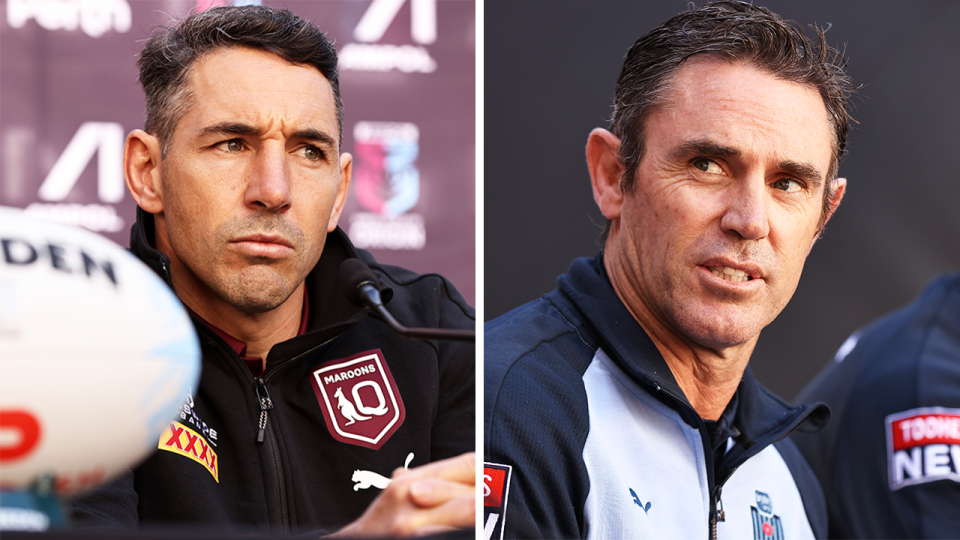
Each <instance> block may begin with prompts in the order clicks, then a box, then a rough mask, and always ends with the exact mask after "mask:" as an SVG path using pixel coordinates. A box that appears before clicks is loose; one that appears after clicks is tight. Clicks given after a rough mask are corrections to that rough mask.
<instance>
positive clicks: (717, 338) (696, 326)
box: [677, 314, 764, 349]
mask: <svg viewBox="0 0 960 540" xmlns="http://www.w3.org/2000/svg"><path fill="white" fill-rule="evenodd" d="M677 326H678V327H679V328H680V331H681V332H682V333H683V334H684V335H686V336H687V337H688V338H690V339H691V340H693V341H694V342H696V343H697V344H699V345H701V346H703V347H706V348H709V349H726V348H728V347H736V346H738V345H743V344H744V343H747V342H748V341H750V340H752V339H754V338H756V337H757V335H758V334H760V330H762V329H763V326H764V325H761V324H759V323H756V322H753V321H749V320H748V318H747V317H744V316H743V315H742V314H735V315H729V314H719V315H713V316H711V317H705V316H704V317H692V318H691V317H681V318H679V319H678V321H677Z"/></svg>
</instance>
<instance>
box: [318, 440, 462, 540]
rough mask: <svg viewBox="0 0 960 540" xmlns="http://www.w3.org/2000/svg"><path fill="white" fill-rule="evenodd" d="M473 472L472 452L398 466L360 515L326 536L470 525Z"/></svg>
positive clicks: (404, 533) (402, 533)
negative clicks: (412, 465) (400, 467)
mask: <svg viewBox="0 0 960 540" xmlns="http://www.w3.org/2000/svg"><path fill="white" fill-rule="evenodd" d="M476 474H477V457H476V454H474V453H473V452H470V453H467V454H462V455H459V456H457V457H453V458H449V459H444V460H441V461H435V462H433V463H429V464H427V465H423V466H421V467H415V468H413V469H397V470H395V471H393V476H392V477H391V480H390V485H389V486H387V487H386V489H384V490H383V493H381V494H380V496H378V497H377V498H376V499H374V501H373V503H372V504H370V506H369V507H368V508H367V510H366V511H365V512H364V513H363V515H362V516H360V518H359V519H357V520H356V521H354V522H353V523H351V524H350V525H347V526H346V527H344V528H343V529H341V530H340V531H338V532H336V533H334V534H332V535H330V537H333V538H340V537H344V538H345V537H351V536H363V537H383V536H413V535H422V534H433V533H437V532H441V531H447V530H451V529H459V528H466V527H473V526H474V523H475V521H474V520H475V519H476V508H475V503H476V497H477V491H476Z"/></svg>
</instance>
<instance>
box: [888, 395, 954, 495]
mask: <svg viewBox="0 0 960 540" xmlns="http://www.w3.org/2000/svg"><path fill="white" fill-rule="evenodd" d="M886 428H887V465H888V471H889V472H888V474H889V483H890V490H891V491H892V490H897V489H900V488H902V487H904V486H909V485H913V484H922V483H925V482H933V481H935V480H953V481H954V482H960V409H944V408H942V407H924V408H919V409H911V410H909V411H904V412H901V413H897V414H891V415H890V416H888V417H887V418H886Z"/></svg>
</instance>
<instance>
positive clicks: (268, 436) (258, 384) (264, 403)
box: [243, 321, 359, 534]
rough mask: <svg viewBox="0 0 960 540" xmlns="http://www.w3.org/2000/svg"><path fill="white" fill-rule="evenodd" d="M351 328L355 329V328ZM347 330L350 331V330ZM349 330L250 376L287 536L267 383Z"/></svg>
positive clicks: (283, 490) (260, 434)
mask: <svg viewBox="0 0 960 540" xmlns="http://www.w3.org/2000/svg"><path fill="white" fill-rule="evenodd" d="M358 322H359V321H358ZM350 328H353V326H351V327H350ZM347 330H349V328H348V329H347ZM347 330H344V331H343V332H340V333H339V334H337V335H335V336H333V337H332V338H330V339H328V340H326V341H324V342H323V343H321V344H319V345H316V346H314V347H311V348H309V349H307V350H306V351H304V352H302V353H300V354H298V355H296V356H294V357H293V358H290V359H289V360H284V361H283V362H281V363H280V364H278V365H277V366H276V367H274V368H273V369H272V370H270V371H269V372H267V373H264V374H263V376H262V377H253V375H252V374H251V375H250V377H251V379H253V388H254V391H255V392H256V394H257V405H259V407H260V420H259V422H258V425H257V426H258V428H259V429H258V431H257V443H258V444H263V442H264V441H266V443H267V445H266V453H267V459H268V465H269V467H270V469H271V470H270V471H269V476H270V477H272V478H273V479H274V489H275V490H276V494H277V495H276V497H277V498H276V499H275V500H274V504H275V505H276V508H277V512H278V514H279V515H278V516H277V517H278V519H279V522H280V527H281V530H282V531H283V532H284V533H287V534H289V533H290V516H289V512H288V511H287V487H286V483H285V482H284V480H283V464H282V463H281V462H280V447H279V445H277V439H276V434H275V433H274V430H273V429H270V430H269V431H267V424H268V423H269V421H270V416H269V414H268V413H269V412H270V411H271V410H273V399H272V398H271V397H270V391H269V390H267V381H268V380H269V379H270V378H271V376H272V375H274V374H275V373H277V372H279V371H281V370H282V369H283V367H284V366H287V365H289V364H291V363H293V362H296V361H298V360H300V359H301V358H303V357H305V356H307V355H308V354H311V353H313V352H314V351H316V350H317V349H319V348H321V347H323V346H325V345H327V344H329V343H330V342H332V341H333V340H335V339H337V338H339V337H340V336H342V335H343V334H345V333H347ZM243 368H244V371H245V372H246V373H248V374H249V373H250V370H249V369H247V367H246V365H244V366H243Z"/></svg>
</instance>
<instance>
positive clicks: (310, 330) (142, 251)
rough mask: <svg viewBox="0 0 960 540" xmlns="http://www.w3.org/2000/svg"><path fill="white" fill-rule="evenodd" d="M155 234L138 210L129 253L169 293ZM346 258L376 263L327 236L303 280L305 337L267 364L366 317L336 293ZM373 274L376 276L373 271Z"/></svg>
mask: <svg viewBox="0 0 960 540" xmlns="http://www.w3.org/2000/svg"><path fill="white" fill-rule="evenodd" d="M155 234H156V227H155V224H154V216H153V214H150V213H148V212H145V211H144V210H143V209H141V208H140V207H137V221H136V222H135V223H134V224H133V227H132V228H131V229H130V251H131V252H132V253H133V254H134V255H136V256H137V257H138V258H139V259H140V260H141V261H143V262H144V263H145V264H146V265H147V266H149V267H150V268H151V269H153V271H154V272H156V273H157V274H159V275H160V277H161V278H163V280H164V281H166V282H167V285H169V286H170V288H171V289H172V288H173V282H172V279H171V276H170V258H169V257H167V255H166V254H164V253H162V252H161V251H159V250H157V249H156V248H155V247H153V239H154V236H155ZM348 258H359V259H361V260H363V261H364V262H365V263H367V264H368V265H373V264H374V263H375V261H374V260H373V257H371V256H370V254H369V253H367V252H365V251H362V250H358V249H356V248H355V247H354V246H353V244H352V243H351V242H350V239H349V238H348V237H347V235H346V233H344V232H343V230H341V229H340V228H339V227H337V229H336V230H335V231H334V232H332V233H330V234H328V235H327V240H326V243H325V244H324V247H323V254H322V255H321V256H320V261H319V262H317V265H316V266H315V267H314V268H313V270H311V271H310V273H309V274H308V275H307V277H306V280H305V281H306V283H307V293H308V294H309V295H310V320H309V322H308V326H307V332H306V334H303V335H301V336H297V337H295V338H292V339H290V340H287V341H284V342H282V343H278V344H277V345H275V346H274V347H273V349H271V350H270V354H269V357H268V362H270V360H269V359H270V358H274V357H276V356H281V357H288V356H290V355H296V354H298V353H299V352H302V351H305V350H308V349H311V348H314V347H317V346H319V345H322V344H323V343H325V342H326V341H329V340H331V339H333V338H335V337H336V336H338V335H340V334H342V333H343V332H346V331H347V330H349V329H350V328H351V327H353V326H354V325H355V324H357V323H358V322H359V321H360V320H361V319H362V318H363V317H364V316H365V315H366V314H367V312H368V311H369V309H368V308H365V307H361V306H359V305H357V304H355V303H354V302H352V301H351V300H350V299H349V298H348V296H347V295H346V294H344V293H343V292H342V291H340V290H339V286H340V284H339V282H338V280H337V277H338V275H339V270H340V263H342V262H343V261H344V260H346V259H348ZM373 270H374V272H377V269H376V268H375V267H373ZM378 277H380V276H379V274H378ZM379 289H380V294H381V297H382V298H383V300H384V303H387V302H389V300H390V298H391V297H392V296H393V290H392V289H390V288H389V287H385V286H383V285H382V280H381V285H380V287H379ZM174 292H176V291H174Z"/></svg>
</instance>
